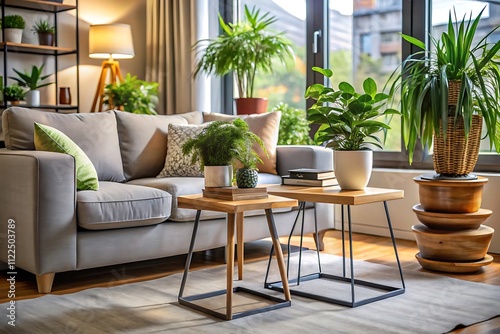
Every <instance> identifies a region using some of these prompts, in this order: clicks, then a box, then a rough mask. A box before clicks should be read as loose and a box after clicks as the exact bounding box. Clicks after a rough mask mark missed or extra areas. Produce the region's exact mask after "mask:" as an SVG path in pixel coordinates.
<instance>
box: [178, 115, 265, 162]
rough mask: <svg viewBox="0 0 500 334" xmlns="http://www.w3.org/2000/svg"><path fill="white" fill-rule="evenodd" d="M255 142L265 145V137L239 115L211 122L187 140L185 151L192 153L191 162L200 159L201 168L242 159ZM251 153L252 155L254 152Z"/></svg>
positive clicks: (246, 156)
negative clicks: (260, 135) (262, 137)
mask: <svg viewBox="0 0 500 334" xmlns="http://www.w3.org/2000/svg"><path fill="white" fill-rule="evenodd" d="M254 143H258V144H259V145H260V146H261V147H264V145H263V143H262V140H261V139H260V138H259V137H258V136H257V135H256V134H254V133H253V132H251V131H250V130H249V128H248V124H247V123H246V122H245V121H243V120H242V119H239V118H238V119H235V120H234V121H233V122H232V123H230V122H226V121H215V122H212V123H210V124H209V125H208V126H206V127H205V128H204V129H203V130H202V131H201V132H200V134H199V135H198V136H196V137H194V138H190V139H188V140H187V141H186V143H184V145H183V146H182V152H183V153H184V154H186V155H187V154H192V163H196V162H197V161H199V163H200V166H201V168H202V169H203V168H204V166H228V165H231V164H233V162H235V161H236V160H239V161H242V163H243V161H244V160H245V159H246V158H248V148H250V149H251V147H252V145H253V144H254ZM251 150H252V151H253V149H251ZM249 156H250V157H252V156H253V155H252V153H251V154H250V155H249ZM252 159H253V158H252Z"/></svg>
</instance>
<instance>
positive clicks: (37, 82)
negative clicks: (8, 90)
mask: <svg viewBox="0 0 500 334" xmlns="http://www.w3.org/2000/svg"><path fill="white" fill-rule="evenodd" d="M43 66H44V65H42V66H40V67H37V66H35V65H33V66H32V67H31V73H29V72H26V73H22V72H20V71H18V70H16V69H15V68H14V69H13V70H14V72H16V74H17V75H18V77H9V78H11V79H13V80H15V81H17V83H18V84H19V86H21V87H28V89H29V90H35V89H38V88H42V87H45V86H48V85H52V84H53V83H54V82H47V83H41V82H42V81H44V80H45V79H47V78H48V77H50V74H47V75H43V76H42V71H43Z"/></svg>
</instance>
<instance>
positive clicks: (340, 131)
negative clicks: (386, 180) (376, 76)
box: [305, 67, 399, 189]
mask: <svg viewBox="0 0 500 334" xmlns="http://www.w3.org/2000/svg"><path fill="white" fill-rule="evenodd" d="M313 70H314V71H316V72H319V73H321V74H323V75H324V76H325V77H327V78H331V77H332V75H333V72H332V71H331V70H329V69H322V68H318V67H313ZM363 90H364V92H363V93H358V92H356V90H355V89H354V87H353V86H352V85H351V84H349V83H347V82H341V83H340V84H339V87H338V90H334V89H333V88H330V87H328V86H324V85H323V84H313V85H311V86H309V87H308V88H307V90H306V93H305V97H306V98H312V99H314V100H315V101H316V102H315V103H314V104H313V105H312V106H311V108H310V109H309V110H308V111H307V119H308V120H309V121H310V122H311V124H318V125H319V128H318V130H317V131H316V133H315V135H314V141H315V142H316V143H317V144H324V143H326V146H327V147H331V148H332V149H333V150H334V169H335V175H336V177H337V180H338V182H339V185H340V187H341V188H342V189H363V188H365V187H366V185H367V184H368V181H369V179H370V175H371V169H372V161H373V152H372V151H371V150H370V149H369V148H370V146H371V145H373V146H375V147H379V148H382V140H381V139H380V138H379V137H378V136H376V134H377V133H379V132H381V131H387V130H388V129H390V127H389V125H387V124H386V123H384V122H381V121H379V120H376V119H377V118H379V117H382V116H390V115H394V114H399V111H397V110H395V109H391V108H385V106H386V102H387V100H388V99H389V95H387V94H385V93H381V92H377V85H376V83H375V81H374V80H373V79H372V78H367V79H365V81H364V82H363Z"/></svg>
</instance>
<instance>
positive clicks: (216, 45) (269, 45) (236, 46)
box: [193, 6, 294, 114]
mask: <svg viewBox="0 0 500 334" xmlns="http://www.w3.org/2000/svg"><path fill="white" fill-rule="evenodd" d="M274 22H276V17H274V16H270V15H269V13H265V14H262V15H261V14H260V10H258V9H256V8H255V7H253V8H252V9H251V10H250V9H249V8H248V7H247V6H245V18H244V20H242V21H239V22H236V23H226V22H224V20H223V18H222V16H221V15H220V14H219V24H220V26H221V28H222V30H223V33H222V34H221V35H220V36H218V37H217V38H216V39H213V40H211V39H208V40H200V41H198V42H197V43H196V44H195V45H194V46H193V48H194V49H195V50H197V53H198V54H199V55H201V56H200V58H199V60H198V62H197V63H196V67H195V71H194V76H195V77H196V76H197V75H198V74H199V73H200V72H205V73H214V74H215V75H219V76H223V75H226V74H228V73H230V72H233V73H234V78H235V80H236V86H237V88H238V96H239V98H238V99H236V108H237V111H238V113H239V114H247V113H255V110H256V106H255V105H254V104H253V103H255V104H261V105H262V107H263V108H262V109H260V110H259V111H258V112H265V111H266V108H267V100H266V99H264V100H262V99H260V100H259V99H256V98H254V96H253V94H254V81H255V76H256V75H257V73H258V72H259V71H262V72H261V73H272V72H273V65H274V61H275V60H278V61H281V62H282V63H285V62H286V61H287V60H294V57H293V51H292V49H291V47H290V44H291V42H290V41H289V40H288V39H287V38H285V36H284V34H283V33H272V32H270V31H269V26H270V25H271V24H273V23H274ZM247 99H248V100H247ZM249 102H250V103H252V105H250V106H245V104H246V103H249Z"/></svg>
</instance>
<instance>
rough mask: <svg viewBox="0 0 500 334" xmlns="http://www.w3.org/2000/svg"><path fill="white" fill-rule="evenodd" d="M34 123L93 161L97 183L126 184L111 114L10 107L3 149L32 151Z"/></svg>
mask: <svg viewBox="0 0 500 334" xmlns="http://www.w3.org/2000/svg"><path fill="white" fill-rule="evenodd" d="M35 122H37V123H40V124H43V125H48V126H51V127H54V128H56V129H57V130H59V131H61V132H63V133H64V134H65V135H67V136H68V137H69V138H70V139H71V140H72V141H74V142H75V143H76V144H77V145H78V146H79V147H80V148H81V149H82V150H83V152H85V154H86V155H87V156H88V157H89V159H90V161H92V164H93V165H94V167H95V169H96V171H97V175H98V177H99V180H100V181H115V182H123V181H125V177H124V176H123V167H122V158H121V156H120V146H119V144H118V131H117V126H116V118H115V115H114V113H113V112H100V113H91V114H90V113H80V114H58V113H52V112H44V111H39V110H31V109H26V108H21V107H11V108H9V109H7V110H5V111H4V112H3V114H2V127H3V132H4V136H5V146H6V147H7V148H9V149H12V150H34V149H35V144H34V142H33V133H34V123H35ZM55 167H57V166H55ZM160 168H161V167H160Z"/></svg>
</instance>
